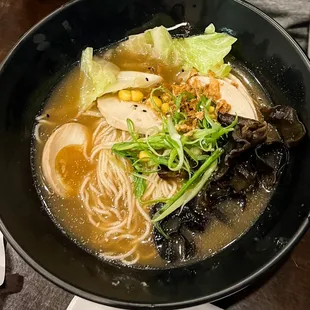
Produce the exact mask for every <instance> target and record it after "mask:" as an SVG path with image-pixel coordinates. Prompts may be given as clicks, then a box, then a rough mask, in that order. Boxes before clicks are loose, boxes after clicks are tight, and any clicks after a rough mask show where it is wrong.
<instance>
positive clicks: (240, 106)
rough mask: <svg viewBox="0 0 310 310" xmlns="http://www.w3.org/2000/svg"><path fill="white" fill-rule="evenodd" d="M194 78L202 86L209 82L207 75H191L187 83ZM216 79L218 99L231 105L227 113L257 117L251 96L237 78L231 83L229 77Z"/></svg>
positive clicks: (191, 81) (251, 117)
mask: <svg viewBox="0 0 310 310" xmlns="http://www.w3.org/2000/svg"><path fill="white" fill-rule="evenodd" d="M195 80H198V81H199V82H200V84H201V85H203V86H205V85H208V84H210V78H209V77H208V76H202V75H197V76H193V77H191V78H190V80H189V83H190V84H192V83H194V81H195ZM218 81H219V83H220V92H221V98H220V100H221V99H224V100H225V101H226V102H227V103H229V104H230V106H231V110H230V111H229V114H233V115H235V114H237V115H238V116H242V117H246V118H250V119H256V120H257V119H258V117H257V112H256V109H255V105H254V102H253V100H252V98H251V97H250V95H249V94H248V92H247V90H246V89H245V87H244V86H243V85H242V83H241V82H240V81H239V80H238V79H237V78H234V79H233V83H231V81H230V80H229V79H225V80H221V79H218Z"/></svg>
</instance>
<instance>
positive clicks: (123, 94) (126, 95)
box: [118, 89, 131, 101]
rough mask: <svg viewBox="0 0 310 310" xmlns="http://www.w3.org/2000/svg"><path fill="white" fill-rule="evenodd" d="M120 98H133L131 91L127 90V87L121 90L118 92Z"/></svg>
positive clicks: (127, 99) (123, 99)
mask: <svg viewBox="0 0 310 310" xmlns="http://www.w3.org/2000/svg"><path fill="white" fill-rule="evenodd" d="M118 98H119V100H122V101H130V100H131V91H130V90H126V89H123V90H120V91H119V92H118Z"/></svg>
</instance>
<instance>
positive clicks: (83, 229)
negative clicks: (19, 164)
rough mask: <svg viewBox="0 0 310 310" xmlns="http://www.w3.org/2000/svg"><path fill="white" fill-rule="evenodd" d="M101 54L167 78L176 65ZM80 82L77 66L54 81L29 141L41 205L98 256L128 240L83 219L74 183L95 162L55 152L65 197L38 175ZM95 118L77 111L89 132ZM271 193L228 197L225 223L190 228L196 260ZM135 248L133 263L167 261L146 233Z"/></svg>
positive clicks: (223, 241) (256, 89) (231, 236)
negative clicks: (240, 201) (43, 121)
mask: <svg viewBox="0 0 310 310" xmlns="http://www.w3.org/2000/svg"><path fill="white" fill-rule="evenodd" d="M102 55H103V56H102ZM102 55H101V57H105V58H107V59H108V60H109V61H111V62H113V63H114V64H116V65H117V66H119V67H120V68H121V69H124V70H137V71H144V72H152V73H155V74H160V75H162V76H163V78H164V80H165V81H166V82H172V81H173V80H174V79H175V75H176V72H177V71H178V70H179V68H167V67H166V66H163V64H160V63H158V61H154V62H152V61H151V62H150V60H149V59H148V58H147V57H139V58H137V57H131V56H130V55H127V54H124V52H118V53H113V52H112V53H111V52H109V53H108V54H107V53H104V52H102ZM232 64H233V68H234V69H233V72H235V73H236V75H237V76H238V77H239V78H240V79H241V80H242V81H245V80H246V81H247V82H248V83H245V86H246V87H247V88H248V89H249V92H250V93H251V94H252V96H253V98H254V99H255V100H256V101H257V102H258V103H259V101H260V100H261V99H259V98H262V97H263V96H264V98H263V101H264V102H268V96H266V95H265V93H264V91H263V89H262V88H261V86H260V85H259V84H258V83H257V81H256V80H255V79H254V78H253V76H252V75H251V74H250V73H249V72H248V71H247V70H246V69H245V68H244V67H242V66H240V65H239V64H238V63H234V62H233V61H232ZM80 87H81V81H80V74H79V68H77V67H76V68H74V69H73V70H72V71H71V72H70V73H68V75H67V76H66V77H65V78H64V79H63V81H61V82H60V83H59V85H58V86H57V87H56V88H55V90H54V91H53V92H52V94H51V96H50V98H49V100H48V102H47V104H46V105H45V106H44V108H43V111H42V115H48V117H47V120H48V122H50V124H49V125H46V126H42V127H41V128H40V138H41V140H42V143H37V142H36V143H35V145H34V150H35V167H36V171H35V174H36V176H37V177H39V178H38V179H39V181H38V184H37V187H38V190H39V192H40V194H41V197H42V199H43V201H44V205H45V206H46V208H47V210H48V212H49V214H50V215H51V216H52V218H53V219H54V221H55V223H56V224H57V225H58V226H59V227H60V228H61V229H62V230H63V231H64V232H65V233H67V234H68V235H69V236H70V238H71V239H72V240H73V241H74V242H76V243H77V244H78V245H79V246H81V247H83V248H84V249H86V250H88V251H91V252H92V253H94V254H95V255H98V256H100V254H101V253H104V252H113V250H114V247H119V248H124V249H127V248H128V247H129V245H128V244H127V240H126V239H124V240H122V241H120V242H118V243H114V244H113V243H109V242H107V240H105V239H104V238H103V233H102V231H101V230H100V229H99V228H98V229H97V228H96V227H94V225H92V224H91V223H90V221H89V219H88V216H87V212H86V209H85V207H83V205H82V204H81V200H80V199H79V197H78V196H77V195H78V191H77V189H78V188H79V187H80V186H81V183H82V179H83V176H85V175H87V174H88V173H91V172H92V171H93V170H94V169H95V168H94V166H93V165H92V164H89V163H88V162H87V161H86V160H85V158H84V157H83V149H82V148H78V147H76V146H69V147H67V148H64V149H63V150H62V151H61V152H59V154H58V155H57V159H56V169H57V170H58V171H59V172H60V174H61V175H62V176H63V177H64V178H65V179H66V178H67V176H70V177H69V178H68V179H70V180H69V186H70V187H71V188H72V191H71V192H70V197H68V198H61V197H59V196H58V195H56V194H52V193H50V192H49V190H48V186H47V184H45V180H44V178H43V177H42V167H41V160H42V152H43V147H44V144H45V142H46V141H47V139H48V137H50V135H51V134H52V132H53V131H54V130H55V129H56V128H58V127H60V126H61V125H63V124H65V123H68V122H72V121H75V118H76V115H77V113H78V108H77V107H78V101H79V90H80ZM96 121H97V119H96V118H92V117H89V116H80V117H79V119H78V122H79V123H80V124H83V125H85V126H86V127H87V128H89V129H90V131H91V132H92V133H93V132H94V130H95V127H96V126H95V123H96ZM63 161H65V162H66V163H67V164H66V167H64V166H63V165H62V162H63ZM271 195H272V192H267V191H265V190H264V189H262V188H259V189H258V190H256V191H255V193H251V194H248V197H247V198H248V203H247V207H246V208H245V210H244V211H242V210H241V208H240V207H239V206H238V205H237V204H236V203H235V202H233V201H228V202H225V203H222V205H221V207H220V209H221V210H222V211H223V214H225V215H226V216H227V218H228V219H229V223H228V225H227V223H226V224H224V223H223V222H222V221H220V220H218V219H216V218H213V219H212V220H211V221H210V224H209V225H208V227H207V229H206V231H205V232H203V233H200V234H198V233H196V234H195V239H196V245H197V249H198V253H197V255H196V257H195V259H198V260H199V259H203V258H206V257H208V256H211V255H214V254H215V253H217V252H218V251H220V250H221V249H223V248H224V247H225V246H227V245H228V244H230V243H231V242H232V241H234V240H235V239H236V238H238V237H239V236H240V235H241V234H243V233H244V232H245V231H246V230H247V229H249V227H251V226H252V224H253V223H254V222H255V221H256V220H257V218H258V217H259V215H260V214H261V213H262V212H263V211H264V209H265V208H266V205H267V203H268V201H269V199H270V196H271ZM105 203H106V204H111V201H109V200H107V199H106V200H105ZM140 224H141V225H140ZM137 225H140V227H138V230H141V231H142V230H143V229H144V227H143V222H142V221H141V223H138V224H137ZM139 250H140V253H141V255H140V256H141V257H140V259H139V260H138V262H137V264H138V265H144V266H150V267H163V266H165V265H166V264H167V263H166V262H165V261H164V260H162V259H161V258H160V257H159V255H158V254H157V252H156V250H155V247H154V245H153V242H152V239H151V238H150V239H149V241H148V242H145V243H141V244H140V245H139Z"/></svg>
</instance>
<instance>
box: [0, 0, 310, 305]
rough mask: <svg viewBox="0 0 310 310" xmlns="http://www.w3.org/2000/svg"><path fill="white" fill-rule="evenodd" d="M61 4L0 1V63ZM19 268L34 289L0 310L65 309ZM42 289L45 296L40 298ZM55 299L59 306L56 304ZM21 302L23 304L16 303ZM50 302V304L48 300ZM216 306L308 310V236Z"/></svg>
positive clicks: (49, 288) (54, 0) (58, 0)
mask: <svg viewBox="0 0 310 310" xmlns="http://www.w3.org/2000/svg"><path fill="white" fill-rule="evenodd" d="M146 1H147V0H146ZM65 2H66V1H65V0H0V61H2V60H3V58H4V57H5V55H6V54H7V53H8V52H9V50H10V49H11V48H12V47H13V46H14V44H15V43H16V41H17V40H18V39H19V38H20V37H21V36H22V35H23V34H24V33H25V32H26V31H27V30H28V29H29V28H30V27H32V26H33V25H34V24H35V23H37V22H38V21H39V20H40V19H42V18H43V17H44V16H46V15H47V14H49V13H50V12H52V11H53V10H54V9H56V8H57V7H59V6H61V5H62V4H63V3H65ZM15 257H17V254H15ZM17 259H19V258H17ZM16 265H18V262H15V263H14V266H9V268H10V269H11V271H13V272H14V268H16ZM19 266H24V267H20V270H18V272H20V273H22V274H23V275H24V276H25V280H26V283H27V279H28V278H29V279H32V280H34V281H35V282H36V283H37V285H32V286H29V285H28V286H27V285H26V286H25V287H24V289H23V290H22V292H21V293H19V294H16V295H13V296H10V297H9V302H4V301H3V300H2V301H1V300H0V302H1V303H0V308H1V309H6V310H9V309H12V310H15V309H19V310H24V309H39V310H56V309H57V310H58V309H59V310H62V309H63V310H65V309H66V306H67V304H68V301H69V300H70V298H71V296H70V295H68V294H66V293H65V292H63V291H62V290H60V289H58V288H56V287H55V286H53V285H52V284H49V283H48V282H47V281H45V280H43V279H41V277H40V276H39V275H38V274H36V272H35V271H33V270H32V269H31V268H29V267H26V266H25V264H24V263H23V262H21V263H20V265H19ZM43 288H44V292H45V293H46V294H43V295H45V296H42V289H43ZM27 290H28V291H27ZM29 290H31V292H29ZM36 295H38V296H39V295H40V298H37V302H36V303H35V304H34V302H33V298H36V297H35V296H36ZM19 296H22V297H19ZM57 297H59V299H60V300H61V302H59V303H58V302H57V300H56V299H57ZM21 298H22V299H23V300H20V299H21ZM27 298H28V299H27ZM51 298H52V299H54V301H51V300H48V299H51ZM14 300H15V301H14ZM18 305H19V306H18ZM30 305H31V306H30ZM219 305H220V306H222V307H225V308H228V309H230V310H241V309H247V310H248V309H251V310H283V309H285V310H308V309H310V233H308V234H307V235H306V236H305V237H304V238H303V239H302V241H301V242H300V244H299V245H298V246H297V247H296V249H295V250H294V251H293V252H292V253H291V255H290V256H289V257H288V258H287V259H286V260H285V261H284V262H283V263H282V264H281V266H279V267H278V269H277V270H276V271H274V272H273V274H271V275H270V276H269V277H268V278H267V279H265V281H262V282H261V283H259V284H258V285H257V286H256V287H254V288H251V289H250V290H246V291H245V292H242V293H241V294H239V295H237V296H235V297H231V298H229V299H228V300H225V301H223V302H221V303H220V304H219ZM16 307H17V308H16Z"/></svg>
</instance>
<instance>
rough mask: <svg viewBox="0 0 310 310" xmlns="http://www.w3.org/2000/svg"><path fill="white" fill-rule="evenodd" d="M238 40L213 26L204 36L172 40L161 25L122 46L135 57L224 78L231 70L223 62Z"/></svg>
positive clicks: (130, 39) (132, 38)
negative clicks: (147, 57) (138, 56)
mask: <svg viewBox="0 0 310 310" xmlns="http://www.w3.org/2000/svg"><path fill="white" fill-rule="evenodd" d="M236 41H237V39H236V38H234V37H232V36H230V35H229V34H227V33H217V32H215V27H214V25H213V24H210V25H209V26H208V27H207V28H206V29H205V32H204V34H202V35H197V36H193V37H188V38H182V39H177V38H175V39H173V38H172V37H171V35H170V33H169V32H168V30H167V29H166V28H165V27H163V26H160V27H155V28H153V29H150V30H147V31H145V32H144V33H141V34H138V35H132V36H129V38H128V40H127V41H125V42H123V43H121V46H122V47H123V48H126V49H127V50H128V51H130V52H132V53H134V54H140V55H151V57H153V58H155V59H161V60H162V61H163V62H164V63H166V64H167V65H182V66H183V68H184V69H192V68H195V69H197V70H198V71H199V72H200V73H202V74H208V72H209V70H212V71H213V72H214V73H215V74H216V76H218V77H225V76H227V75H228V74H229V72H230V70H231V68H230V66H229V65H228V64H225V63H224V58H225V56H227V55H228V53H229V52H230V50H231V47H232V45H233V44H234V43H235V42H236Z"/></svg>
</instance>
